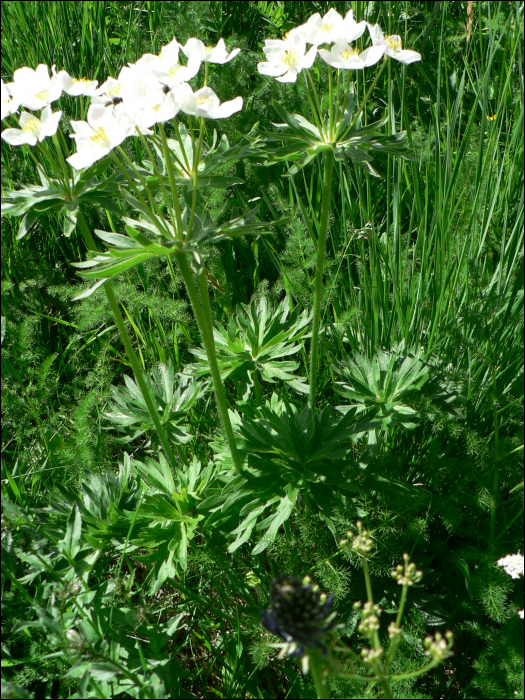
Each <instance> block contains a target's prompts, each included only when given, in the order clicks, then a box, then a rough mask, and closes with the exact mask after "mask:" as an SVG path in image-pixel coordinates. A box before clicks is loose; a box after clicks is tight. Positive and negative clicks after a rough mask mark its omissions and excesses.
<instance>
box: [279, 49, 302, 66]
mask: <svg viewBox="0 0 525 700" xmlns="http://www.w3.org/2000/svg"><path fill="white" fill-rule="evenodd" d="M298 59H299V56H298V55H297V52H296V51H293V50H291V51H288V49H287V50H286V51H285V52H284V54H283V55H282V57H281V61H282V62H283V63H284V65H285V66H293V65H295V63H297V61H298Z"/></svg>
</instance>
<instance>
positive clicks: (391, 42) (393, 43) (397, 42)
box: [385, 34, 403, 51]
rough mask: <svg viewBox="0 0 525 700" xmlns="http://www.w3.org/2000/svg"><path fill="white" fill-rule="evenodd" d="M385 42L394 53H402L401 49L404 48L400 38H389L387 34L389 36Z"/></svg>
mask: <svg viewBox="0 0 525 700" xmlns="http://www.w3.org/2000/svg"><path fill="white" fill-rule="evenodd" d="M385 41H386V43H387V44H388V46H390V48H391V49H392V50H393V51H401V49H402V48H403V44H402V42H401V39H400V38H399V37H398V36H395V35H394V36H389V35H388V34H387V36H385Z"/></svg>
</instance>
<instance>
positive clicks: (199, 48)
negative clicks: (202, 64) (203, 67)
mask: <svg viewBox="0 0 525 700" xmlns="http://www.w3.org/2000/svg"><path fill="white" fill-rule="evenodd" d="M181 48H182V52H183V54H184V55H185V56H187V57H188V58H191V57H192V56H197V58H199V59H200V60H201V61H204V60H205V59H206V54H207V51H206V47H205V46H204V44H203V42H202V41H201V40H200V39H196V38H195V37H192V38H191V39H188V41H187V42H186V44H185V45H184V46H182V47H181Z"/></svg>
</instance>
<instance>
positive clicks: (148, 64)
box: [135, 39, 202, 87]
mask: <svg viewBox="0 0 525 700" xmlns="http://www.w3.org/2000/svg"><path fill="white" fill-rule="evenodd" d="M201 43H202V42H201ZM180 48H181V46H180V44H179V42H178V41H177V40H176V39H173V40H172V41H171V42H170V43H169V44H167V45H166V46H163V47H162V49H161V51H160V53H159V54H158V56H155V55H154V54H151V53H146V54H144V56H142V58H140V59H139V60H138V61H137V63H136V64H135V65H136V66H137V67H139V68H141V69H143V70H145V71H148V72H150V73H151V74H153V75H154V76H155V78H156V79H157V80H159V81H160V82H161V83H162V84H163V85H168V86H169V87H174V86H175V85H179V84H180V83H185V82H187V81H188V80H191V79H192V78H194V77H195V76H196V75H197V73H198V72H199V68H200V65H201V59H200V58H199V56H198V55H197V54H193V55H192V56H191V57H190V59H189V60H188V65H186V66H182V65H181V64H180V63H179V49H180Z"/></svg>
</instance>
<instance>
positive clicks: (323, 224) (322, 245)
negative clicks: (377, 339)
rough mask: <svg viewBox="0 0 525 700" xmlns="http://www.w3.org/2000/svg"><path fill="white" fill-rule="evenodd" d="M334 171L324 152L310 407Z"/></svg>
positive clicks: (330, 156)
mask: <svg viewBox="0 0 525 700" xmlns="http://www.w3.org/2000/svg"><path fill="white" fill-rule="evenodd" d="M333 170H334V152H333V150H332V149H331V148H330V150H328V151H326V152H325V161H324V178H323V192H322V200H321V218H320V221H319V239H318V241H317V265H316V269H315V292H314V312H313V323H312V347H311V350H310V406H311V407H312V408H313V407H314V406H315V399H316V392H317V368H318V361H319V326H320V324H321V296H322V293H323V271H324V258H325V253H326V233H327V229H328V212H329V210H330V187H331V184H332V173H333Z"/></svg>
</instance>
